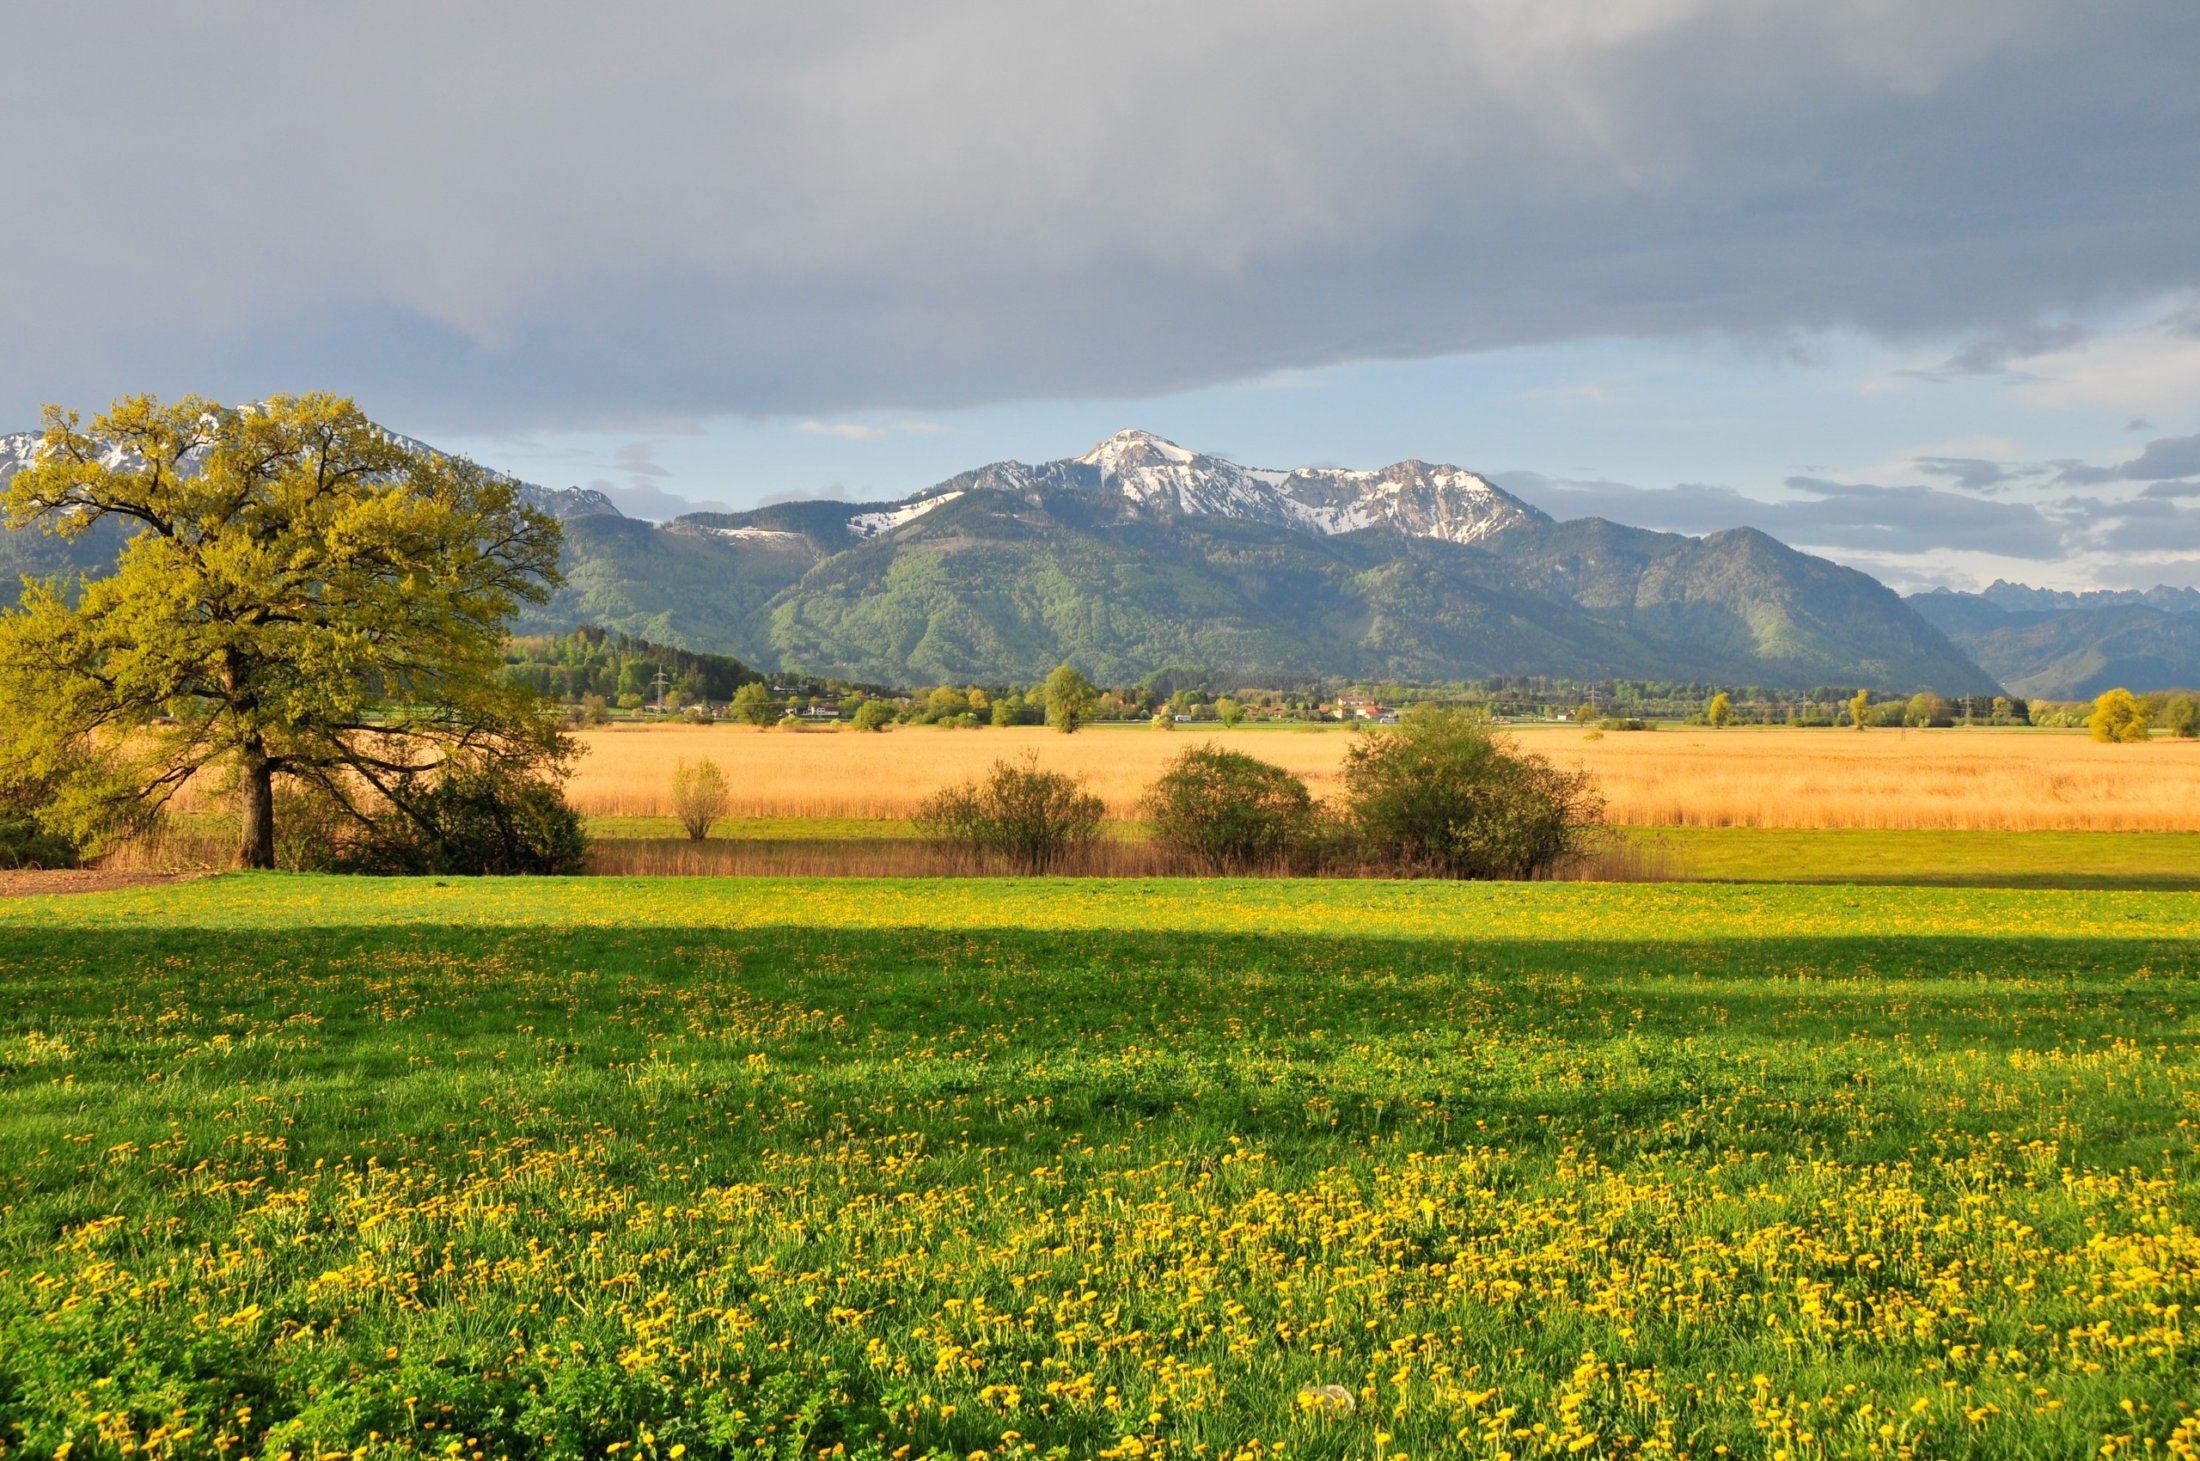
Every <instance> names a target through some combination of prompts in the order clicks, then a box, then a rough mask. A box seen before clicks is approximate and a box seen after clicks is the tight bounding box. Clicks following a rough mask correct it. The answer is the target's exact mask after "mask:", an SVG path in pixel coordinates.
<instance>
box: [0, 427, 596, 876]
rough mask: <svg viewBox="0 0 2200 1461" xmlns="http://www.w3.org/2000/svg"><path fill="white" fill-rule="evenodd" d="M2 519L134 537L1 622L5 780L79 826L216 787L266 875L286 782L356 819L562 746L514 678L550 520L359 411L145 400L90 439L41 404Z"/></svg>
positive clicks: (547, 557) (28, 592) (539, 591)
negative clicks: (517, 626) (517, 641)
mask: <svg viewBox="0 0 2200 1461" xmlns="http://www.w3.org/2000/svg"><path fill="white" fill-rule="evenodd" d="M6 513H7V520H8V524H9V526H10V527H13V528H23V527H27V526H30V525H33V524H35V525H37V526H39V527H42V528H44V529H45V530H46V531H48V532H54V533H60V534H64V535H80V534H83V533H85V532H88V531H90V530H91V529H92V527H93V526H94V525H95V524H97V523H99V522H102V521H105V520H110V519H112V520H120V521H121V522H122V523H123V524H124V525H125V526H126V527H128V528H129V529H131V530H132V535H131V536H130V538H129V540H128V542H127V544H126V546H125V547H124V548H123V549H122V551H121V553H120V555H119V557H118V558H117V560H116V562H115V565H114V567H113V570H112V571H111V572H107V573H104V574H97V575H93V576H90V577H88V578H86V579H84V580H83V581H81V582H69V581H65V580H59V579H56V580H46V581H38V580H31V581H26V583H25V585H24V591H23V597H22V603H21V607H20V608H19V609H18V610H16V611H13V612H11V613H9V614H7V615H6V616H4V617H0V775H7V776H10V777H14V778H20V779H35V780H39V781H43V782H46V783H49V784H53V785H56V786H58V787H59V788H60V790H59V792H58V794H57V800H56V802H55V803H54V805H53V807H52V808H51V809H50V814H51V815H52V816H53V817H54V818H55V819H57V820H58V821H60V822H62V823H65V824H66V825H68V826H70V827H71V828H72V830H75V831H77V832H79V833H80V834H85V835H95V834H97V833H99V832H101V831H102V830H106V829H110V828H112V827H113V826H115V825H117V824H118V821H119V820H120V819H123V818H126V817H127V816H128V815H129V814H130V813H131V812H133V811H138V810H143V809H146V808H150V807H158V806H160V805H163V804H165V802H166V801H167V800H168V799H169V798H170V797H171V796H172V795H173V794H174V793H175V792H176V790H177V789H178V788H179V787H181V786H182V785H184V784H185V783H186V782H187V781H190V780H192V779H193V778H202V779H203V778H207V777H223V776H226V777H229V778H233V782H234V785H235V787H236V790H237V799H238V802H239V804H240V806H241V811H242V827H241V835H240V838H239V846H238V851H237V862H238V864H239V865H240V866H245V867H272V866H273V865H274V858H275V811H276V797H275V788H276V786H277V784H278V783H279V782H280V781H283V780H285V779H288V780H289V781H291V782H294V783H300V784H305V785H309V786H312V787H316V788H318V789H319V790H321V791H322V792H324V793H326V794H328V795H331V796H334V797H335V798H337V799H338V801H339V802H340V803H341V804H342V805H343V806H345V807H346V808H347V809H349V810H351V811H352V812H354V814H355V815H358V816H360V817H362V818H365V817H366V816H368V815H374V814H387V813H388V811H389V810H390V809H391V808H392V807H394V808H396V809H397V811H398V812H399V813H400V814H401V813H402V812H403V811H404V808H405V806H406V804H407V801H408V799H409V795H410V793H412V792H413V790H414V789H415V788H417V787H419V786H420V785H422V784H423V780H422V779H423V777H424V776H427V775H429V774H430V773H432V771H433V770H434V768H436V767H437V766H439V765H444V764H447V763H452V762H453V761H454V760H455V761H457V762H461V763H466V764H481V763H487V764H493V765H502V766H521V767H540V766H542V765H543V764H544V763H546V762H555V761H556V760H557V759H558V758H559V756H560V754H561V750H562V743H561V742H560V740H559V737H558V734H557V731H556V730H555V728H554V727H553V726H552V725H551V724H550V723H549V722H548V721H546V720H545V718H544V717H543V716H542V715H541V714H540V713H539V708H538V706H537V704H536V702H535V700H534V697H533V696H532V694H531V693H530V692H528V691H526V690H523V689H521V688H519V687H516V686H513V685H510V684H507V683H505V682H504V680H503V678H502V673H501V661H502V653H501V651H502V643H503V638H504V627H505V623H506V621H507V620H508V619H509V618H510V616H511V614H512V613H513V611H514V610H515V609H516V608H517V606H518V605H519V603H520V602H522V601H527V602H540V601H542V599H543V598H544V597H545V595H546V594H547V592H548V588H549V586H550V585H553V584H555V583H556V582H557V563H558V550H559V544H560V530H559V526H558V524H557V522H556V521H555V520H554V519H553V518H551V517H550V516H548V515H547V514H545V513H543V512H541V511H539V510H537V509H535V508H534V507H532V506H530V505H528V504H527V503H526V502H524V501H523V500H522V499H521V496H520V494H519V491H518V487H517V484H515V483H513V482H511V481H509V480H507V479H505V478H502V477H499V476H497V475H496V474H494V473H491V472H488V471H485V470H483V469H482V468H480V467H478V466H476V465H474V464H473V463H471V462H468V461H464V460H461V459H457V458H451V457H446V456H442V455H439V454H437V453H433V452H429V451H425V450H422V449H420V448H418V447H415V446H412V445H408V444H406V443H404V442H401V441H397V440H394V439H392V438H391V437H390V436H389V435H388V433H386V432H384V431H382V430H381V429H380V428H379V427H377V426H375V424H374V423H373V422H371V421H369V420H368V419H367V418H366V417H365V416H364V415H362V414H361V413H360V411H359V410H358V408H357V407H356V406H354V405H353V404H352V403H351V402H350V401H348V400H343V399H339V398H336V397H333V396H326V395H306V396H297V397H283V396H278V397H275V398H273V399H271V400H267V401H263V402H260V403H258V404H256V405H251V406H243V407H226V406H222V405H218V404H216V403H214V402H211V401H205V400H200V399H198V398H195V397H190V398H186V399H184V400H181V401H177V402H175V403H173V404H170V405H165V406H164V405H161V404H160V403H159V402H157V401H155V400H153V399H152V398H150V397H135V398H129V399H124V400H120V401H117V402H116V403H115V404H114V405H113V406H112V407H111V408H110V409H109V410H108V412H107V413H106V414H105V415H103V416H100V417H98V418H97V419H95V420H94V421H93V422H92V423H91V425H90V427H89V428H85V429H80V424H79V419H78V417H77V415H76V414H75V413H73V412H67V411H63V410H61V409H59V408H57V407H48V408H47V410H46V413H45V436H44V440H43V443H42V445H41V447H40V448H39V451H38V453H37V456H36V460H35V461H34V462H33V463H32V465H30V466H28V467H26V468H25V469H23V470H22V471H21V472H19V473H18V474H17V475H16V477H15V479H14V481H13V482H12V483H11V484H10V485H9V488H8V492H7V499H6Z"/></svg>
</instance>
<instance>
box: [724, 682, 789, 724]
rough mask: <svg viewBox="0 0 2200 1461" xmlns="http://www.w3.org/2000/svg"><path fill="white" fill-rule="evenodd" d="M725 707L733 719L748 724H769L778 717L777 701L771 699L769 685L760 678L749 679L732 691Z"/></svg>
mask: <svg viewBox="0 0 2200 1461" xmlns="http://www.w3.org/2000/svg"><path fill="white" fill-rule="evenodd" d="M726 709H727V713H728V714H730V715H732V716H733V717H734V718H735V719H737V720H745V721H747V722H748V723H749V724H750V725H770V724H771V723H772V722H773V721H775V720H777V719H779V702H778V701H776V700H774V699H772V692H771V687H770V686H768V685H766V684H765V683H764V682H763V681H761V680H751V681H749V683H747V684H746V685H743V686H742V687H741V688H740V689H738V690H736V691H734V692H733V701H732V703H731V704H730V705H728V706H727V707H726Z"/></svg>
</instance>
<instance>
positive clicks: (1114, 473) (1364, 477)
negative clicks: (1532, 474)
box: [980, 431, 1548, 543]
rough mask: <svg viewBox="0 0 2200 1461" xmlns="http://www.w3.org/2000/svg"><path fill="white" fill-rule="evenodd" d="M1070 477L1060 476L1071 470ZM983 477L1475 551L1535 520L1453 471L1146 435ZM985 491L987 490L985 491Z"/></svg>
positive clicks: (1516, 503) (1525, 508) (1121, 436)
mask: <svg viewBox="0 0 2200 1461" xmlns="http://www.w3.org/2000/svg"><path fill="white" fill-rule="evenodd" d="M1078 468H1081V469H1083V471H1081V472H1076V471H1071V470H1067V469H1078ZM980 475H981V476H985V477H994V478H1007V479H1010V480H1015V479H1017V478H1024V479H1030V480H1038V481H1046V480H1049V479H1054V480H1057V481H1059V480H1061V479H1065V478H1069V479H1075V478H1080V477H1081V478H1088V479H1089V478H1094V477H1096V478H1097V481H1085V482H1079V481H1075V480H1070V481H1063V482H1062V485H1075V486H1086V487H1088V488H1091V487H1097V488H1098V489H1099V490H1101V491H1103V492H1109V493H1114V494H1117V495H1119V496H1121V497H1122V498H1123V499H1124V501H1125V502H1126V503H1127V504H1129V505H1130V506H1132V507H1133V508H1134V509H1139V510H1146V511H1161V512H1176V513H1182V514H1184V515H1186V516H1193V517H1231V518H1242V519H1246V520H1248V521H1252V522H1265V523H1271V524H1274V525H1276V526H1279V527H1289V528H1296V529H1298V530H1300V531H1302V532H1311V533H1320V534H1322V535H1324V536H1330V535H1335V534H1338V533H1354V532H1359V531H1361V530H1362V529H1365V528H1372V527H1377V526H1388V527H1392V528H1395V529H1397V530H1398V531H1399V532H1402V533H1405V534H1407V535H1409V536H1412V537H1419V538H1442V539H1444V540H1445V541H1447V542H1453V543H1478V542H1480V541H1482V540H1483V539H1485V538H1487V537H1489V536H1490V535H1491V534H1493V533H1498V532H1502V531H1504V530H1505V529H1506V528H1509V527H1512V526H1514V525H1515V524H1518V523H1525V522H1540V521H1548V519H1547V518H1545V517H1544V515H1543V514H1542V513H1541V512H1538V511H1537V510H1536V509H1535V508H1532V507H1530V506H1529V505H1528V504H1527V503H1525V502H1522V501H1521V500H1520V499H1519V498H1517V497H1514V496H1513V495H1512V494H1511V493H1508V492H1506V491H1504V490H1503V489H1501V488H1499V487H1496V486H1493V485H1492V484H1491V483H1490V482H1489V480H1488V479H1487V478H1485V477H1482V476H1481V475H1479V474H1478V473H1475V472H1470V471H1467V470H1465V469H1464V468H1461V467H1454V466H1431V465H1430V464H1428V463H1426V462H1419V461H1405V462H1398V463H1396V464H1394V465H1392V466H1388V467H1383V468H1380V469H1377V470H1372V471H1371V470H1355V469H1351V468H1344V467H1297V468H1293V469H1291V470H1288V471H1278V470H1274V469H1270V468H1258V467H1243V466H1239V465H1238V464H1237V463H1236V462H1233V461H1229V460H1228V459H1226V458H1223V457H1216V456H1208V455H1206V454H1205V453H1203V452H1195V451H1191V450H1189V449H1187V448H1185V447H1182V446H1179V445H1177V444H1176V443H1175V442H1173V441H1169V440H1167V439H1165V438H1163V437H1159V436H1155V435H1154V434H1153V433H1151V432H1147V431H1118V432H1117V433H1115V435H1113V436H1111V437H1109V438H1108V439H1107V440H1106V441H1103V442H1101V443H1100V444H1099V445H1098V446H1095V447H1094V448H1093V449H1092V450H1091V451H1088V452H1086V453H1085V454H1084V455H1083V456H1080V457H1073V458H1071V459H1070V460H1069V461H1067V462H1053V463H1048V464H1046V465H1043V466H1039V467H1032V468H1026V467H1023V466H1021V464H1019V463H1014V462H1004V463H1000V464H998V465H997V466H995V467H989V468H986V469H984V471H983V472H982V473H981V474H980ZM988 485H991V484H990V483H989V484H988Z"/></svg>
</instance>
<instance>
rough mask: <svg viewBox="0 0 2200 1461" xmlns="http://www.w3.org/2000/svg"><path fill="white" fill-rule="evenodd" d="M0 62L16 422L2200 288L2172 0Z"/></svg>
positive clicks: (500, 412) (277, 10)
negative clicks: (134, 394)
mask: <svg viewBox="0 0 2200 1461" xmlns="http://www.w3.org/2000/svg"><path fill="white" fill-rule="evenodd" d="M125 9H126V10H127V11H128V14H127V16H126V17H124V16H122V15H119V14H118V10H125ZM125 30H126V31H127V33H128V35H129V44H127V45H118V44H115V43H114V38H115V36H116V35H117V33H118V32H121V31H125ZM8 50H9V55H10V57H11V59H12V60H14V61H15V62H16V63H17V64H15V65H13V66H11V68H10V76H9V83H8V85H7V86H6V87H5V88H0V135H5V136H7V137H8V138H10V139H11V140H12V141H14V142H15V143H16V144H17V145H16V146H15V147H14V148H12V149H11V162H10V177H9V195H8V196H9V199H10V210H11V212H10V220H9V223H10V226H9V227H8V228H7V229H6V230H5V231H0V279H5V280H7V281H8V288H9V297H8V300H7V315H6V317H7V321H8V328H9V343H10V346H11V348H10V349H9V350H7V351H6V352H0V421H8V420H15V421H24V420H29V419H30V417H31V412H32V408H33V407H34V406H35V404H36V403H37V402H38V401H40V400H42V399H58V400H64V401H69V402H73V403H80V404H81V403H95V404H96V403H98V402H100V401H103V400H104V399H105V398H106V397H107V396H108V395H110V394H112V393H113V392H115V391H118V390H124V389H156V390H160V391H162V392H164V393H171V394H172V393H175V392H178V391H181V390H184V389H187V388H195V389H201V390H205V391H209V392H212V393H216V394H220V395H224V396H228V397H233V398H234V397H246V396H251V395H255V394H259V393H262V392H265V391H268V390H271V389H276V388H290V389H299V388H305V387H328V388H335V389H342V390H348V391H352V392H355V393H357V394H359V395H360V397H361V398H362V402H363V403H364V404H365V405H367V407H368V408H369V409H370V410H373V411H375V412H377V413H379V414H381V415H383V416H385V417H386V418H388V419H396V420H402V421H404V422H405V423H406V425H407V427H408V429H413V430H418V431H427V432H437V431H450V430H467V431H482V430H489V429H496V428H499V427H504V426H529V425H544V426H590V427H599V426H602V425H603V423H605V422H608V421H614V420H618V419H622V418H624V419H631V418H632V417H633V416H635V415H636V414H644V413H667V414H670V413H719V412H736V413H765V414H770V413H803V414H812V413H815V414H824V413H829V412H836V411H847V410H854V409H859V408H864V407H870V406H878V405H889V404H891V405H899V406H913V407H926V406H939V407H949V406H957V405H967V404H971V403H976V402H982V401H991V400H1002V399H1010V398H1025V397H1034V396H1060V395H1139V394H1149V393H1154V392H1161V391H1167V390H1171V389H1175V388H1180V387H1186V386H1194V385H1201V384H1208V383H1213V382H1216V381H1220V380H1226V379H1233V378H1240V377H1244V376H1247V375H1251V374H1256V373H1260V372H1265V371H1271V370H1276V369H1279V368H1285V367H1293V366H1318V365H1322V364H1326V363H1330V362H1334V361H1338V360H1342V359H1351V358H1367V357H1385V356H1387V357H1410V356H1416V355H1424V354H1433V353H1443V352H1451V351H1460V350H1477V349H1487V348H1495V347H1502V346H1508V345H1517V344H1532V343H1538V342H1548V341H1554V340H1563V339H1569V338H1579V337H1585V336H1606V335H1615V334H1617V335H1631V336H1638V337H1641V336H1657V335H1664V334H1679V333H1686V334H1696V333H1700V332H1703V331H1726V332H1738V333H1741V334H1745V335H1751V336H1758V337H1763V338H1765V339H1767V340H1770V341H1774V342H1777V341H1779V340H1780V339H1781V338H1783V337H1784V336H1785V335H1786V334H1787V333H1788V332H1791V331H1797V330H1809V329H1815V328H1821V327H1855V328H1860V329H1863V330H1866V331H1872V332H1877V333H1880V334H1884V335H1904V334H1925V333H1970V334H1975V335H1976V336H1977V337H1978V339H1979V341H1980V343H1979V344H1978V345H1977V346H1976V347H1975V348H1972V349H1967V350H1966V351H1964V352H1963V353H1962V354H1961V355H1959V356H1958V357H1957V358H1956V359H1955V360H1953V361H1951V362H1950V363H1949V367H1948V368H1949V369H1951V370H1955V371H1963V370H1989V369H1999V368H2005V367H2006V366H2007V365H2008V364H2009V363H2010V362H2011V361H2012V360H2015V359H2019V358H2021V356H2022V354H2023V352H2024V351H2026V350H2027V349H2037V348H2042V346H2041V341H2042V340H2044V339H2047V338H2049V336H2050V335H2051V334H2052V333H2053V332H2054V331H2055V330H2057V329H2068V328H2069V327H2067V326H2060V327H2058V326H2054V325H2042V324H2040V323H2039V322H2040V321H2042V320H2052V319H2056V318H2063V317H2067V315H2068V313H2069V312H2070V311H2072V310H2075V309H2081V308H2087V307H2092V306H2097V305H2101V304H2104V303H2113V302H2116V301H2121V300H2128V299H2132V298H2136V297H2140V296H2144V295H2149V294H2152V293H2155V292H2157V291H2163V290H2168V289H2175V288H2182V287H2189V286H2192V285H2194V284H2195V283H2200V265H2196V263H2195V260H2200V189H2195V188H2193V187H2192V186H2191V162H2192V158H2193V157H2194V156H2195V155H2200V108H2196V107H2195V105H2194V103H2193V101H2192V96H2193V92H2192V88H2191V85H2190V80H2191V74H2192V69H2193V64H2194V60H2195V57H2196V56H2200V7H2195V6H2192V5H2189V4H2185V3H2181V0H2155V3H2144V0H2142V3H2135V4H2130V5H2118V6H2113V7H2103V6H2094V5H2083V4H2077V3H2068V4H2055V3H2045V0H1943V3H1938V4H1933V5H1920V6H1903V5H1870V6H1841V5H1830V6H1829V5H1824V4H1819V3H1804V0H1784V3H1769V0H1643V3H1639V4H1633V5H1619V4H1613V5H1575V4H1529V3H1495V0H1492V3H1486V4H1482V5H1473V6H1425V5H1419V4H1405V3H1395V4H1390V3H1371V4H1366V5H1353V6H1335V5H1331V4H1326V3H1315V0H1298V3H1277V0H1259V3H1255V0H1237V3H1215V4H1209V5H1200V6H1182V5H1176V4H1171V3H1163V0H1129V3H1121V4H1114V5H1105V6H1083V7H1057V6H1029V5H1020V4H1011V3H1006V0H1001V3H987V4H959V5H927V6H906V5H900V4H893V3H888V0H870V3H865V0H849V3H844V4H819V5H806V6H726V5H720V4H715V3H702V0H695V3H692V4H684V5H683V4H673V3H667V4H659V5H644V6H639V7H627V6H616V7H614V6H599V5H584V4H580V3H576V0H538V3H534V4H530V5H527V6H524V7H522V6H519V5H516V4H514V5H486V4H484V5H464V6H459V5H448V4H442V3H426V0H385V3H381V4H377V5H374V6H371V7H353V6H299V5H290V4H282V5H277V4H274V3H261V4H242V3H208V4H194V5H166V4H154V3H151V0H146V3H142V4H139V5H136V6H134V7H118V6H47V7H37V8H33V7H16V8H15V10H14V11H12V12H11V14H10V16H9V23H8ZM2043 331H2045V332H2047V333H2046V334H2043V333H2042V332H2043Z"/></svg>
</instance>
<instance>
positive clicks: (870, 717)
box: [854, 700, 894, 731]
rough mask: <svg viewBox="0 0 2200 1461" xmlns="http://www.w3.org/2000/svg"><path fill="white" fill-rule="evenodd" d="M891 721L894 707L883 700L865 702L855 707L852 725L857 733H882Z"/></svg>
mask: <svg viewBox="0 0 2200 1461" xmlns="http://www.w3.org/2000/svg"><path fill="white" fill-rule="evenodd" d="M893 721H894V707H893V706H891V705H889V704H887V703H886V702H885V701H883V700H866V701H864V702H863V703H862V704H861V705H858V706H857V707H856V714H855V722H854V724H855V728H856V729H857V730H859V731H882V730H885V729H886V727H887V726H889V725H891V724H893Z"/></svg>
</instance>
